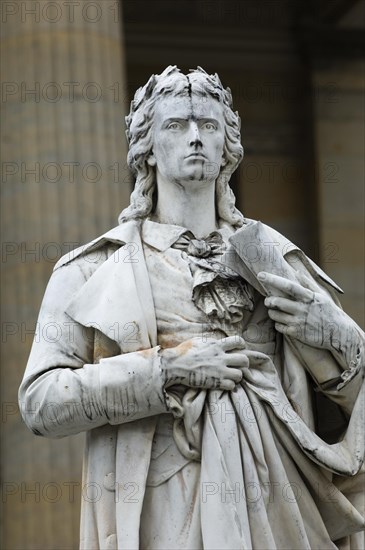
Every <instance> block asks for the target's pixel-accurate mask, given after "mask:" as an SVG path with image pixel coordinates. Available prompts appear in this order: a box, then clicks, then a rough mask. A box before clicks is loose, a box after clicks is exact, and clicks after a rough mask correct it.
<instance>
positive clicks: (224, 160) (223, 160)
mask: <svg viewBox="0 0 365 550" xmlns="http://www.w3.org/2000/svg"><path fill="white" fill-rule="evenodd" d="M226 164H227V160H226V159H225V158H224V156H223V155H222V162H221V166H225V165H226Z"/></svg>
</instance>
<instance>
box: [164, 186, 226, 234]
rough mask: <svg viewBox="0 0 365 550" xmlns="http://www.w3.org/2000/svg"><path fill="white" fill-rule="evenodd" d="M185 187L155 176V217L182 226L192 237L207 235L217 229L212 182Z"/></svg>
mask: <svg viewBox="0 0 365 550" xmlns="http://www.w3.org/2000/svg"><path fill="white" fill-rule="evenodd" d="M191 185H192V187H191V188H188V189H187V188H186V186H183V185H181V184H179V183H176V184H171V183H166V182H165V181H163V180H161V178H158V180H157V193H158V200H157V206H156V210H155V213H154V216H153V217H154V219H155V220H156V221H158V222H160V223H170V224H174V225H181V226H182V227H186V229H188V230H189V231H191V232H192V233H193V234H194V235H195V237H198V238H202V237H206V236H207V235H209V233H211V232H212V231H215V230H216V229H217V222H216V213H215V184H214V183H210V184H209V183H205V184H204V185H202V186H201V187H193V185H194V184H193V182H192V184H191Z"/></svg>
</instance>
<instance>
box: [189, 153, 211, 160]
mask: <svg viewBox="0 0 365 550" xmlns="http://www.w3.org/2000/svg"><path fill="white" fill-rule="evenodd" d="M185 159H192V160H207V157H206V156H205V155H203V154H202V153H191V155H188V156H187V157H185Z"/></svg>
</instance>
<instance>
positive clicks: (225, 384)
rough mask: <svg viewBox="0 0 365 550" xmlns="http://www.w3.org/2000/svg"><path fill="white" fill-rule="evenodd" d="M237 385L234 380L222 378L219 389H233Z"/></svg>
mask: <svg viewBox="0 0 365 550" xmlns="http://www.w3.org/2000/svg"><path fill="white" fill-rule="evenodd" d="M235 387H236V384H235V383H234V382H232V380H221V381H220V384H219V386H218V388H217V389H219V390H225V391H232V390H234V389H235Z"/></svg>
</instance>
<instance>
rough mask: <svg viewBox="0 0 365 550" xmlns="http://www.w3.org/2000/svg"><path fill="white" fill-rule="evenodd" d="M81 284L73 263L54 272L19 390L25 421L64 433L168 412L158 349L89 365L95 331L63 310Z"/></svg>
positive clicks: (41, 430) (37, 429)
mask: <svg viewBox="0 0 365 550" xmlns="http://www.w3.org/2000/svg"><path fill="white" fill-rule="evenodd" d="M84 282H85V276H84V275H83V271H82V270H81V268H80V266H79V265H78V264H77V262H73V263H72V264H70V265H67V266H64V267H61V268H60V269H57V270H56V271H55V272H54V273H53V275H52V277H51V279H50V282H49V284H48V287H47V290H46V293H45V296H44V299H43V303H42V307H41V311H40V315H39V319H38V323H37V330H36V335H35V338H34V342H33V346H32V350H31V354H30V357H29V361H28V365H27V369H26V372H25V375H24V379H23V381H22V383H21V386H20V390H19V403H20V409H21V413H22V416H23V418H24V421H25V423H26V424H27V425H28V427H29V428H30V429H31V430H32V431H33V432H34V433H36V434H38V435H43V436H47V437H55V438H57V437H64V436H66V435H72V434H76V433H79V432H81V431H85V430H89V429H92V428H96V427H99V426H102V425H104V424H107V423H110V424H119V423H123V422H130V421H133V420H137V419H139V418H143V417H147V416H152V415H155V414H159V413H164V412H167V407H166V404H165V399H164V395H163V390H162V378H161V373H160V369H159V358H158V348H157V347H156V348H153V349H149V350H145V351H143V350H142V351H136V352H132V353H126V354H121V355H117V356H115V357H110V358H106V359H101V360H100V362H99V363H97V364H94V363H93V362H94V335H95V329H93V328H86V327H83V326H81V325H80V324H78V323H76V322H75V321H73V320H72V319H71V318H70V317H69V316H68V315H67V314H66V313H65V308H66V306H67V304H68V303H69V300H70V299H71V297H72V296H73V295H74V293H75V292H77V291H78V289H79V288H80V286H81V285H82V284H84Z"/></svg>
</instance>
